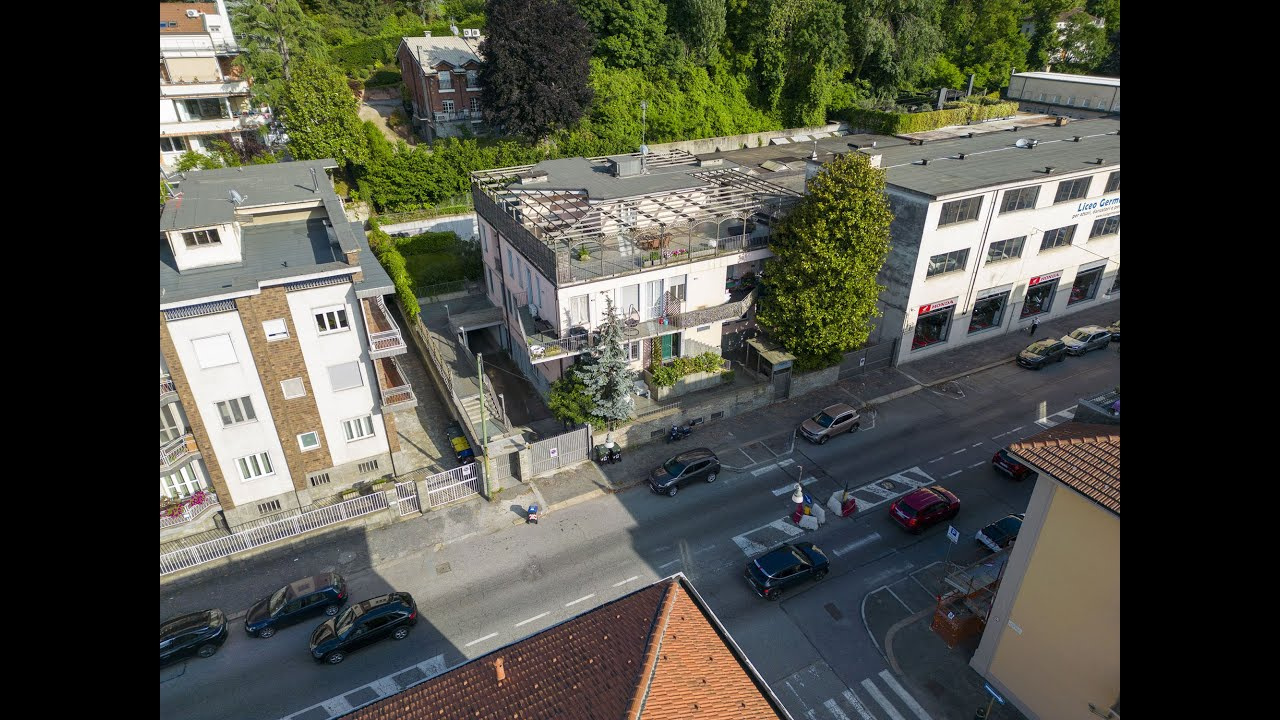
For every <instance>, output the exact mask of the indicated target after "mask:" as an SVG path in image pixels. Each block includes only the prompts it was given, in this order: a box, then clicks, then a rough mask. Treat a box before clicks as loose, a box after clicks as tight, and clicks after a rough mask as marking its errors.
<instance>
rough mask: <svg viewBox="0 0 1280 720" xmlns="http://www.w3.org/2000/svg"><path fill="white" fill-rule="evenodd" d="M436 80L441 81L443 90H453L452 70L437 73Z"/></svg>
mask: <svg viewBox="0 0 1280 720" xmlns="http://www.w3.org/2000/svg"><path fill="white" fill-rule="evenodd" d="M436 78H437V79H438V80H439V81H440V89H441V90H452V89H453V72H452V71H450V70H439V71H437V72H436Z"/></svg>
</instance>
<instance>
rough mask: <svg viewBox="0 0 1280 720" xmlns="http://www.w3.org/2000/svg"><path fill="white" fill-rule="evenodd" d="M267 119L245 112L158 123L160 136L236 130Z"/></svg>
mask: <svg viewBox="0 0 1280 720" xmlns="http://www.w3.org/2000/svg"><path fill="white" fill-rule="evenodd" d="M266 121H267V118H266V116H264V115H262V114H259V113H246V114H244V115H240V116H238V117H229V118H214V119H211V120H188V121H186V122H167V123H160V136H161V137H164V136H166V135H207V134H212V133H228V132H238V131H240V130H248V129H251V128H256V127H258V126H259V125H262V124H263V123H265V122H266Z"/></svg>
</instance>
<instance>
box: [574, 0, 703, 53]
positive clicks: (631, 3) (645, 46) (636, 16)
mask: <svg viewBox="0 0 1280 720" xmlns="http://www.w3.org/2000/svg"><path fill="white" fill-rule="evenodd" d="M572 1H573V4H574V6H575V7H577V8H578V14H579V15H581V16H582V19H583V20H586V21H587V27H589V28H591V32H593V33H595V36H596V48H595V55H596V57H599V58H602V59H603V60H604V61H605V63H606V64H608V65H611V66H613V67H617V68H633V67H640V68H643V67H651V66H655V65H669V64H670V63H672V62H674V61H675V60H676V53H677V52H678V48H677V45H678V43H677V42H676V41H675V40H674V38H673V37H671V36H670V35H669V34H668V32H667V7H666V6H665V5H663V4H662V3H661V2H659V0H572Z"/></svg>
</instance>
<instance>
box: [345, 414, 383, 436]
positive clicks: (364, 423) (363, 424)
mask: <svg viewBox="0 0 1280 720" xmlns="http://www.w3.org/2000/svg"><path fill="white" fill-rule="evenodd" d="M353 429H354V430H360V431H364V430H367V431H368V432H367V433H365V434H362V435H357V434H355V433H354V432H353ZM342 434H343V435H344V436H345V437H346V438H347V442H349V443H351V442H357V441H360V440H365V439H367V438H371V437H376V436H377V435H378V433H377V432H376V431H375V430H374V428H373V416H372V415H363V416H361V417H356V418H351V419H350V420H343V421H342Z"/></svg>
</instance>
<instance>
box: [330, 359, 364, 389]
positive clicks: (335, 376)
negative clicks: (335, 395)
mask: <svg viewBox="0 0 1280 720" xmlns="http://www.w3.org/2000/svg"><path fill="white" fill-rule="evenodd" d="M361 385H364V378H363V377H362V376H361V374H360V361H359V360H352V361H351V362H345V363H341V364H339V365H330V366H329V387H331V388H332V389H333V391H334V392H338V391H339V390H350V389H351V388H356V387H360V386H361Z"/></svg>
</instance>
